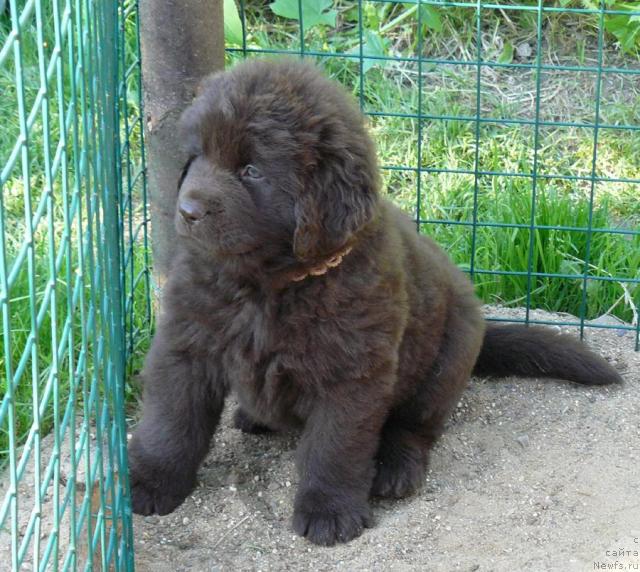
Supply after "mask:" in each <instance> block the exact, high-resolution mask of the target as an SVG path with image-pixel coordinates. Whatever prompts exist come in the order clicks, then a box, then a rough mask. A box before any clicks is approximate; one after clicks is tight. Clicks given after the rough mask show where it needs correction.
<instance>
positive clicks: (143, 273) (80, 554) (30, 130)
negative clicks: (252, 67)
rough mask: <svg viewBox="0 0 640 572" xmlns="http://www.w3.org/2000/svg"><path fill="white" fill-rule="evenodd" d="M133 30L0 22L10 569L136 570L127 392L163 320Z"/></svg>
mask: <svg viewBox="0 0 640 572" xmlns="http://www.w3.org/2000/svg"><path fill="white" fill-rule="evenodd" d="M2 5H3V6H4V3H2ZM136 19H137V6H136V3H135V1H129V0H123V1H117V2H98V1H94V0H50V1H49V0H46V1H43V0H26V1H18V0H9V2H8V6H4V10H3V11H2V13H0V44H1V46H2V47H1V51H0V92H1V93H2V95H1V98H0V153H1V154H0V167H1V168H2V171H1V175H0V187H1V190H2V194H1V196H2V199H1V201H2V202H1V203H0V230H1V232H0V236H1V242H0V306H1V310H2V355H1V357H0V366H1V369H2V372H3V374H4V375H3V381H2V392H3V393H2V402H1V408H0V462H1V463H2V464H1V469H0V470H1V471H2V474H1V475H0V477H1V483H2V489H1V495H0V496H1V497H2V503H1V504H0V554H2V556H1V557H0V568H1V569H7V568H11V569H13V570H18V569H30V570H31V569H34V570H44V569H56V570H57V569H63V570H68V569H74V570H75V569H96V570H109V569H117V570H121V569H131V568H132V567H133V551H132V546H133V541H132V538H133V537H132V528H131V510H130V505H129V503H128V476H127V459H126V430H127V428H126V422H125V398H126V392H125V386H124V379H125V373H126V368H127V364H128V363H129V358H130V357H131V355H132V354H133V352H134V350H135V348H136V344H137V343H138V341H139V340H140V339H141V338H143V337H144V336H145V335H146V334H147V331H148V328H149V325H148V324H149V320H150V317H151V307H150V302H149V300H150V297H149V276H148V272H147V269H148V264H147V260H146V258H145V256H146V240H147V226H146V224H147V223H146V221H147V215H146V210H145V205H146V197H145V193H146V189H145V174H144V173H145V172H144V155H143V150H144V147H143V145H142V119H141V115H140V106H139V101H140V93H139V90H140V83H139V60H138V36H137V21H136Z"/></svg>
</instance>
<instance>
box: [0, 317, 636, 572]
mask: <svg viewBox="0 0 640 572" xmlns="http://www.w3.org/2000/svg"><path fill="white" fill-rule="evenodd" d="M499 313H500V314H501V315H503V316H514V315H520V314H519V313H518V311H513V310H511V311H505V310H500V311H499ZM493 314H494V315H495V314H496V311H495V310H494V311H493ZM534 316H535V317H538V318H543V319H548V320H552V319H559V316H557V315H551V314H546V313H542V312H536V313H535V314H534ZM565 318H566V317H565ZM614 323H615V322H614ZM573 331H574V332H575V330H573ZM587 332H588V341H589V342H590V343H591V345H592V346H593V347H594V348H596V349H597V350H598V351H599V352H601V353H602V354H603V355H604V356H606V357H607V359H609V360H610V361H611V362H612V363H613V364H614V365H615V367H616V368H618V369H619V370H620V371H621V372H622V373H623V376H624V377H625V381H626V383H625V384H624V386H621V387H613V388H598V387H595V388H589V387H581V386H577V385H572V384H569V383H565V382H556V381H540V380H532V379H514V378H512V379H502V380H495V379H491V380H490V379H473V380H472V381H471V383H470V386H469V389H468V390H467V392H466V393H465V395H464V397H463V398H462V400H461V401H460V403H459V405H458V408H457V409H456V411H455V413H454V415H453V417H452V419H451V421H450V423H449V427H448V430H447V431H446V433H445V435H444V437H443V438H442V440H441V441H440V442H439V444H438V445H437V447H436V448H435V449H434V451H433V453H432V457H431V468H430V470H429V472H428V475H427V478H426V480H425V485H424V488H423V490H422V491H421V492H420V493H419V494H417V495H415V496H413V497H411V498H408V499H405V500H402V501H376V502H374V515H375V520H376V522H375V527H374V528H372V529H368V530H366V531H365V533H364V534H363V535H362V536H361V537H360V538H358V539H356V540H354V541H352V542H351V543H349V544H347V545H342V546H337V547H333V548H321V547H317V546H314V545H312V544H310V543H309V542H307V541H305V540H303V539H302V538H299V537H297V536H295V535H294V534H293V532H292V530H291V526H290V518H291V510H292V503H293V497H294V493H295V489H296V485H297V482H296V481H297V475H296V471H295V467H294V454H295V445H296V436H295V435H269V436H252V435H245V434H243V433H241V432H240V431H238V430H237V429H233V428H231V421H230V415H231V412H232V411H233V404H232V403H230V404H229V406H228V407H227V410H226V411H225V415H224V417H223V420H222V423H221V426H220V428H219V430H218V432H217V434H216V438H215V446H214V447H213V448H212V451H211V453H210V454H209V456H208V458H207V460H206V462H205V463H204V465H203V467H202V468H201V470H200V473H199V481H200V482H199V486H198V488H197V489H196V490H195V491H194V493H193V494H192V495H191V496H190V497H189V498H188V499H187V500H186V501H185V503H184V504H183V505H182V506H181V507H179V508H178V510H176V512H174V513H173V514H171V515H168V516H165V517H158V516H151V517H140V516H135V517H134V526H135V531H134V533H135V549H136V554H135V559H136V566H137V569H138V570H139V571H142V572H147V571H149V572H165V571H166V572H174V571H176V572H177V571H183V570H193V571H218V570H219V571H227V570H228V571H234V572H235V571H239V570H252V571H253V570H255V571H257V570H262V571H268V570H274V571H275V570H287V571H298V570H300V571H302V570H314V571H324V570H347V571H349V572H351V571H361V570H362V571H385V572H386V571H405V570H406V571H409V570H420V571H437V572H439V571H449V570H464V571H476V570H479V571H489V570H491V571H503V570H504V571H512V570H513V571H521V570H527V571H528V570H532V571H555V570H558V571H560V570H562V571H564V570H569V571H574V570H575V571H587V570H589V571H591V570H602V569H605V570H640V352H639V353H636V352H634V351H633V336H634V334H633V333H632V332H625V331H623V330H615V329H614V330H588V331H587ZM51 445H52V443H51V439H49V438H45V439H44V440H43V458H48V455H49V453H50V452H51ZM64 458H65V453H64V452H63V465H64ZM83 478H84V476H83V475H82V474H79V475H78V480H79V482H80V483H81V482H82V481H83ZM32 479H33V474H32V469H31V468H30V469H28V471H27V475H26V477H25V480H24V481H23V483H22V484H21V487H20V490H21V493H20V494H21V497H20V498H21V504H20V520H19V522H21V523H23V524H25V523H26V522H27V521H28V517H29V514H30V512H31V509H32V507H33V502H32V501H33V499H32V498H31V497H30V495H31V492H30V491H31V485H29V483H30V482H31V481H32ZM7 485H8V482H7V479H6V478H5V479H3V480H2V482H0V497H2V496H4V495H3V494H2V493H3V491H4V490H6V486H7ZM49 504H51V495H50V494H49V495H47V497H46V498H45V502H44V506H43V514H44V515H45V517H43V518H44V520H43V530H49V527H50V526H51V522H50V518H49V517H47V516H46V515H50V513H51V512H52V511H51V507H50V506H48V505H49ZM48 518H49V520H47V519H48ZM67 528H68V523H62V526H61V534H62V537H61V545H65V542H66V541H67V540H68V539H66V540H65V538H66V537H65V536H64V531H65V529H67ZM9 542H10V537H9V536H8V534H7V532H6V531H0V570H8V569H10V561H9V559H8V558H5V557H4V556H5V555H8V554H9V552H8V546H9ZM81 548H82V547H81ZM63 551H66V548H65V549H64V550H63ZM80 559H81V561H83V562H84V561H86V557H83V556H82V555H80ZM30 562H31V561H30V557H27V560H26V563H25V565H24V566H23V569H25V570H30V569H32V566H31V563H30ZM96 569H99V566H98V567H97V568H96Z"/></svg>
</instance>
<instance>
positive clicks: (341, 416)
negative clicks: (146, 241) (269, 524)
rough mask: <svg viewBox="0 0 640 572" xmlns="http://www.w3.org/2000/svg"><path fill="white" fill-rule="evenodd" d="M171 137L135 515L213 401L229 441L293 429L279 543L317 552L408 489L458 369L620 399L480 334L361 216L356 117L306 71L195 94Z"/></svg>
mask: <svg viewBox="0 0 640 572" xmlns="http://www.w3.org/2000/svg"><path fill="white" fill-rule="evenodd" d="M184 128H185V133H186V141H187V147H188V151H189V153H190V155H191V159H190V160H189V162H188V164H187V166H186V167H185V171H184V173H183V176H182V177H181V181H180V192H179V197H178V212H177V215H176V225H177V228H178V231H179V235H180V244H179V245H178V254H177V256H176V259H175V262H174V265H173V271H172V274H171V277H170V279H169V282H168V284H167V286H166V289H165V295H164V313H163V315H162V316H161V318H160V321H159V324H158V331H157V333H156V337H155V339H154V342H153V346H152V348H151V351H150V353H149V356H148V358H147V363H146V366H145V370H144V382H145V386H144V389H145V392H144V415H143V420H142V422H141V424H140V426H139V427H138V428H137V430H136V432H135V435H134V437H133V439H132V441H131V445H130V449H129V455H130V462H131V487H132V495H133V508H134V510H135V512H138V513H142V514H150V513H153V512H157V513H160V514H166V513H168V512H171V511H172V510H173V509H175V508H176V507H177V506H178V505H179V504H180V503H181V502H182V501H183V499H184V498H185V497H186V496H187V495H188V494H189V492H190V491H191V490H192V488H193V487H194V485H195V482H196V471H197V469H198V465H199V464H200V462H201V461H202V459H203V457H204V456H205V454H206V453H207V450H208V448H209V441H210V439H211V436H212V434H213V432H214V430H215V428H216V425H217V423H218V420H219V418H220V413H221V411H222V408H223V404H224V400H225V396H226V395H227V393H228V392H230V391H233V392H234V393H235V394H236V396H237V399H238V400H239V402H240V404H241V405H240V408H239V409H238V411H237V412H236V418H235V420H236V425H237V426H238V427H239V428H241V429H243V430H245V431H251V432H259V431H266V430H269V429H288V428H291V427H300V428H301V429H302V437H301V440H300V445H299V448H298V459H297V460H298V469H299V472H300V485H299V488H298V491H297V495H296V500H295V507H294V516H293V527H294V529H295V530H296V532H298V533H299V534H301V535H304V536H306V537H307V538H309V540H311V541H313V542H316V543H318V544H333V543H335V542H345V541H348V540H350V539H352V538H354V537H355V536H358V535H359V534H360V533H361V532H362V530H363V528H364V527H365V526H368V525H369V524H370V522H371V516H370V508H369V503H368V499H369V496H370V495H380V496H391V497H401V496H404V495H406V494H408V493H410V492H412V491H413V490H415V489H416V488H417V487H418V486H419V485H420V483H421V482H422V480H423V476H424V472H425V468H426V466H427V460H428V452H429V448H430V447H431V445H432V444H433V442H434V440H435V439H436V438H437V437H438V435H439V434H440V433H441V431H442V428H443V425H444V423H445V421H446V420H447V417H448V416H449V414H450V412H451V409H452V407H453V406H454V404H455V403H456V402H457V401H458V399H459V397H460V394H461V392H462V391H463V389H464V387H465V384H466V382H467V379H468V378H469V376H470V374H471V372H472V370H473V368H474V365H475V367H476V369H477V371H480V372H482V373H486V374H497V375H502V374H521V375H536V376H547V377H561V378H565V379H569V380H573V381H576V382H579V383H587V384H591V383H612V382H617V381H619V380H620V377H619V375H618V374H617V373H616V372H615V371H614V370H613V369H612V368H611V367H610V366H609V365H608V364H607V363H606V362H605V361H604V360H603V359H601V358H599V357H598V356H596V355H594V354H592V353H590V352H589V351H588V350H586V349H585V348H584V347H583V346H582V345H581V344H580V343H579V342H577V341H575V340H574V339H573V338H570V337H566V336H562V335H558V334H556V333H554V332H553V331H551V330H547V329H544V328H524V327H520V326H504V327H493V326H491V327H489V329H488V330H487V331H486V332H485V322H484V320H483V318H482V316H481V314H480V311H479V303H478V301H477V299H476V298H475V296H474V294H473V288H472V286H471V284H470V282H469V280H468V279H467V278H466V277H465V276H464V275H463V274H462V273H460V272H459V271H458V270H457V269H456V267H455V266H454V265H453V264H452V263H451V262H450V261H449V260H448V259H447V256H446V255H445V254H444V253H443V251H442V250H440V248H438V246H436V244H435V243H434V242H432V241H431V240H430V239H429V238H427V237H425V236H420V235H418V234H417V233H416V232H415V226H414V225H413V224H412V223H411V222H410V221H409V219H408V218H407V217H406V216H405V215H404V214H403V213H401V212H400V211H399V210H398V209H396V208H395V207H393V206H392V205H391V204H390V203H388V202H387V201H385V200H383V199H381V198H380V197H379V191H380V179H379V175H378V167H377V164H376V156H375V149H374V145H373V143H372V141H371V138H370V137H369V135H368V133H367V131H366V129H365V127H364V122H363V118H362V115H361V114H360V112H359V110H358V109H357V107H356V106H355V104H354V102H353V101H352V100H351V98H350V97H348V96H347V95H346V94H345V92H344V91H343V90H342V89H341V88H340V87H339V86H337V85H335V84H334V83H331V82H330V81H328V80H327V79H325V78H324V77H323V76H322V74H321V73H320V72H319V71H318V70H316V69H315V68H314V67H312V66H310V65H307V64H304V63H301V62H298V61H290V60H285V61H279V62H268V61H251V62H246V63H243V64H240V65H238V66H236V67H235V68H234V69H233V70H231V71H227V72H224V73H220V74H217V75H214V76H213V77H212V78H211V79H210V80H208V82H207V83H206V84H205V86H204V88H203V91H202V93H201V95H200V96H199V97H198V98H197V99H196V101H195V102H194V104H193V106H192V107H191V108H190V109H189V110H187V112H186V113H185V116H184ZM479 356H480V357H479Z"/></svg>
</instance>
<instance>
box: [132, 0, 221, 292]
mask: <svg viewBox="0 0 640 572" xmlns="http://www.w3.org/2000/svg"><path fill="white" fill-rule="evenodd" d="M222 3H223V0H181V1H180V2H176V1H174V0H141V1H140V34H141V36H140V39H141V51H142V82H143V84H142V85H143V91H144V113H145V140H146V141H145V142H146V145H145V149H146V158H147V170H148V179H147V180H148V188H149V201H150V207H151V239H152V248H153V265H154V280H155V283H156V285H157V286H158V287H160V288H161V287H162V285H163V284H164V281H165V278H166V275H167V271H168V270H169V267H170V263H171V259H172V256H173V252H174V246H175V230H174V226H173V216H174V212H175V206H176V195H177V181H178V177H179V175H180V170H181V169H182V166H183V165H184V163H185V161H186V157H185V154H184V151H183V150H182V148H181V145H180V141H179V140H178V138H177V131H176V127H177V121H178V119H179V118H180V114H181V113H182V111H183V110H184V109H185V107H187V106H188V105H189V103H191V100H192V99H193V97H194V95H195V92H196V88H197V86H198V84H199V83H200V81H201V80H202V78H203V77H205V76H207V75H209V74H210V73H212V72H214V71H216V70H220V69H222V68H223V67H224V22H223V14H222Z"/></svg>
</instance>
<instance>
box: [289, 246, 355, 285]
mask: <svg viewBox="0 0 640 572" xmlns="http://www.w3.org/2000/svg"><path fill="white" fill-rule="evenodd" d="M351 248H352V247H351V246H347V247H346V248H343V249H342V250H340V251H338V252H336V253H335V254H334V255H333V256H332V257H331V258H329V259H328V260H325V261H324V262H320V263H319V264H316V265H315V266H312V267H311V268H308V269H307V270H305V271H304V272H300V273H298V274H294V275H293V276H292V278H291V280H292V281H293V282H300V281H302V280H304V279H305V278H306V277H307V276H321V275H322V274H326V273H327V272H328V270H329V268H335V267H336V266H339V265H340V263H341V262H342V259H343V258H344V257H345V256H346V255H347V254H349V253H350V252H351Z"/></svg>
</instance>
